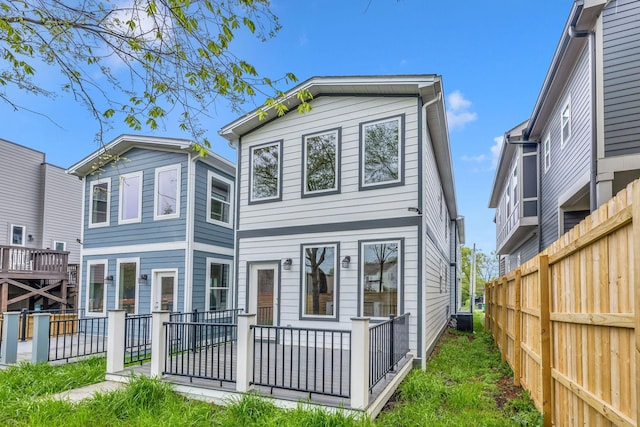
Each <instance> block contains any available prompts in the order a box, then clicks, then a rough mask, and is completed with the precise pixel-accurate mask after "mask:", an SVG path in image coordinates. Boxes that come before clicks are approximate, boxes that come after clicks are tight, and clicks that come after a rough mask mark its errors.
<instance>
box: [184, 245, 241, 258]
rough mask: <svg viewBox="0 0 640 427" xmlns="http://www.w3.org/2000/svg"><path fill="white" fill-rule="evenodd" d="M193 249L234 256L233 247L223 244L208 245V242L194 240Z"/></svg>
mask: <svg viewBox="0 0 640 427" xmlns="http://www.w3.org/2000/svg"><path fill="white" fill-rule="evenodd" d="M193 250H194V251H200V252H209V253H215V254H219V255H228V256H231V257H232V256H234V255H235V254H234V252H233V248H225V247H223V246H216V245H208V244H206V243H200V242H193Z"/></svg>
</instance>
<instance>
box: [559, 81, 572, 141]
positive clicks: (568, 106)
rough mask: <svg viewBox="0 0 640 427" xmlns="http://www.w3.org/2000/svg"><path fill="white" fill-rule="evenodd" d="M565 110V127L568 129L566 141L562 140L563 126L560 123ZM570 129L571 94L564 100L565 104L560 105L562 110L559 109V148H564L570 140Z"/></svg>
mask: <svg viewBox="0 0 640 427" xmlns="http://www.w3.org/2000/svg"><path fill="white" fill-rule="evenodd" d="M565 110H567V113H568V114H567V116H568V117H567V126H568V128H569V131H568V135H567V139H565V138H564V132H563V130H564V126H563V123H562V118H563V115H564V112H565ZM571 127H572V120H571V94H569V95H567V99H566V100H565V102H564V103H563V104H562V108H560V148H564V146H565V145H566V144H567V142H568V141H570V140H571V134H572V132H571V130H572V129H571Z"/></svg>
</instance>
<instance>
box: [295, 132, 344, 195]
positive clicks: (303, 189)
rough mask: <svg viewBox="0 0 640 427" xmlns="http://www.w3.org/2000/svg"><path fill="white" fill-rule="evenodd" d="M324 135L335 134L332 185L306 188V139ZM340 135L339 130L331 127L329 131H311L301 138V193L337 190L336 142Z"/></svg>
mask: <svg viewBox="0 0 640 427" xmlns="http://www.w3.org/2000/svg"><path fill="white" fill-rule="evenodd" d="M324 135H334V136H335V140H334V142H333V148H334V159H335V161H336V164H335V165H334V166H335V168H334V170H333V187H331V188H323V189H321V190H307V173H308V171H309V170H308V154H309V153H308V149H307V147H308V145H307V139H309V138H313V137H316V136H324ZM339 139H340V136H339V130H338V129H332V130H329V131H324V132H316V133H311V134H309V135H304V136H303V138H302V140H303V141H302V145H303V147H302V150H303V153H304V156H303V158H304V164H303V165H302V168H303V171H302V193H303V194H322V193H327V192H332V191H336V190H338V170H339V169H340V165H339V164H338V160H339V158H340V156H339V153H338V142H339Z"/></svg>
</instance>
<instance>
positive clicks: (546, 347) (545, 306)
mask: <svg viewBox="0 0 640 427" xmlns="http://www.w3.org/2000/svg"><path fill="white" fill-rule="evenodd" d="M539 261H540V267H539V270H538V283H539V285H540V349H541V353H542V354H541V361H542V367H541V368H542V416H543V425H544V426H545V427H548V426H551V423H552V420H553V412H552V411H553V402H552V400H551V399H552V396H551V389H552V387H551V381H552V378H551V315H550V312H551V295H550V289H549V256H548V255H540V259H539Z"/></svg>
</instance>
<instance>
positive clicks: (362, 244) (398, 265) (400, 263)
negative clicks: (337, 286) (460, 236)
mask: <svg viewBox="0 0 640 427" xmlns="http://www.w3.org/2000/svg"><path fill="white" fill-rule="evenodd" d="M386 243H395V244H396V245H398V259H397V261H396V268H397V269H398V272H397V273H398V283H397V284H396V293H397V295H396V298H397V301H396V311H397V310H398V309H400V306H401V304H400V302H401V300H402V298H403V295H402V293H403V287H402V286H403V285H402V269H403V268H404V267H403V259H402V250H403V248H402V240H400V239H389V240H370V241H364V242H360V253H361V254H362V256H361V259H360V260H358V262H359V263H360V265H359V267H358V268H360V280H362V283H360V313H362V315H363V316H365V314H364V288H365V278H366V275H365V274H364V264H365V259H366V254H365V249H364V247H365V246H371V245H382V244H386ZM440 261H441V264H440V267H441V270H440V274H441V275H442V273H443V271H442V269H443V268H444V264H442V260H440ZM442 281H444V279H442ZM445 286H446V284H445ZM440 293H442V285H441V286H440ZM367 317H369V318H370V319H375V320H378V319H387V317H384V316H383V317H375V316H367Z"/></svg>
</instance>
